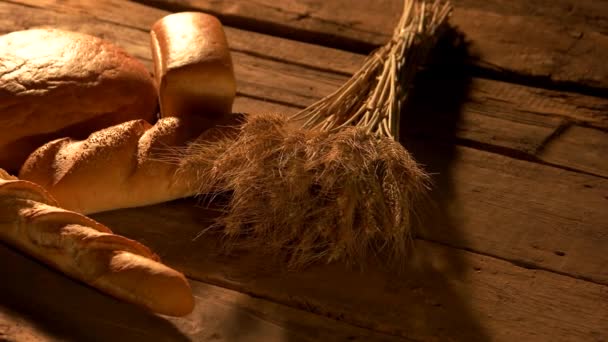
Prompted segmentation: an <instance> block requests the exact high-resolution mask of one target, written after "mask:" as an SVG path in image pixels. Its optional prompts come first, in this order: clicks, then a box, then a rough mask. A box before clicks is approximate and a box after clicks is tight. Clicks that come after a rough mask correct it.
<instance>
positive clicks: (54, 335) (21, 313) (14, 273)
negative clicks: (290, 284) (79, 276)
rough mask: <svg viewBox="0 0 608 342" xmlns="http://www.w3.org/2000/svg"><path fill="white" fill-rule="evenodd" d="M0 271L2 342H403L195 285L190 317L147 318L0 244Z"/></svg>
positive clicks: (227, 291)
mask: <svg viewBox="0 0 608 342" xmlns="http://www.w3.org/2000/svg"><path fill="white" fill-rule="evenodd" d="M0 272H1V273H2V274H4V275H6V274H9V273H10V276H8V277H3V279H2V281H1V282H0V340H2V341H19V342H25V341H27V342H34V341H35V342H38V341H55V340H56V341H65V340H70V341H260V342H266V341H289V342H292V341H358V340H360V341H387V342H388V341H403V339H401V338H396V337H393V336H389V335H384V334H379V333H374V332H372V331H369V330H366V329H361V328H357V327H353V326H350V325H348V324H344V323H340V322H336V321H334V320H331V319H328V318H324V317H321V316H319V315H315V314H311V313H307V312H304V311H301V310H298V309H294V308H289V307H286V306H284V305H281V304H276V303H272V302H269V301H266V300H263V299H259V298H253V297H251V296H249V295H246V294H242V293H238V292H235V291H233V290H227V289H223V288H220V287H217V286H212V285H208V284H204V283H200V282H197V281H191V285H192V289H193V293H194V295H195V298H196V306H195V309H194V311H193V312H192V313H191V314H190V315H188V316H185V317H182V318H174V317H165V316H160V315H153V314H150V313H148V312H146V311H143V310H141V309H139V308H136V307H134V306H132V305H128V304H125V303H122V302H118V301H116V300H114V299H113V298H110V297H107V296H104V295H102V294H100V293H99V292H97V291H95V290H93V289H92V288H89V287H86V286H84V285H81V284H80V283H77V282H74V281H72V280H70V279H68V278H67V277H65V276H63V275H61V274H59V273H56V272H54V271H52V270H50V269H48V268H46V267H45V266H43V265H41V264H39V263H37V262H35V261H33V260H31V259H29V258H26V257H24V256H22V255H21V254H19V253H16V252H15V251H13V250H11V249H9V248H7V247H5V246H4V245H2V244H0ZM40 308H44V310H40Z"/></svg>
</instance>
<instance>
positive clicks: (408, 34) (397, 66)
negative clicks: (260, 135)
mask: <svg viewBox="0 0 608 342" xmlns="http://www.w3.org/2000/svg"><path fill="white" fill-rule="evenodd" d="M451 9H452V7H451V5H450V4H449V3H448V2H444V1H440V0H437V1H434V2H432V3H430V2H427V1H421V0H404V1H403V13H402V15H401V19H400V20H399V23H398V25H397V27H396V28H395V30H394V33H393V36H392V39H391V40H390V41H389V42H387V43H386V44H385V45H384V46H382V47H381V48H379V49H378V50H377V51H376V52H374V53H373V54H371V55H370V56H369V57H368V58H367V60H366V61H365V63H364V64H363V66H362V67H361V68H360V69H359V71H357V72H356V73H355V74H354V75H353V76H352V77H351V78H350V79H349V80H348V81H347V82H346V83H345V84H344V85H342V86H341V87H340V88H339V89H338V90H336V91H335V92H333V93H332V94H330V95H328V96H326V97H324V98H323V99H321V100H320V101H318V102H316V103H314V104H312V105H310V106H309V107H307V108H305V109H303V110H302V111H300V112H298V113H296V114H295V115H294V116H293V117H292V118H291V119H292V120H294V121H298V122H303V125H302V126H303V127H304V128H310V129H315V130H323V131H338V130H340V129H342V128H344V127H347V126H351V125H352V126H357V127H361V128H363V129H365V130H366V131H367V132H368V133H373V134H375V135H377V136H384V137H389V138H392V139H394V140H398V138H399V119H400V113H401V107H402V105H403V103H404V102H405V99H406V98H407V95H408V89H409V87H410V86H411V83H412V81H413V78H414V75H415V74H416V72H417V70H418V68H419V67H420V65H421V64H422V63H424V61H425V59H426V57H427V55H428V52H429V50H430V49H431V48H432V46H433V45H434V44H435V41H436V38H437V36H438V34H437V33H438V32H437V31H438V29H439V28H440V27H441V26H442V24H443V23H444V22H445V21H446V19H447V18H448V16H449V14H450V12H451Z"/></svg>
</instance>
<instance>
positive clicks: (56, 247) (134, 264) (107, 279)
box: [0, 169, 194, 316]
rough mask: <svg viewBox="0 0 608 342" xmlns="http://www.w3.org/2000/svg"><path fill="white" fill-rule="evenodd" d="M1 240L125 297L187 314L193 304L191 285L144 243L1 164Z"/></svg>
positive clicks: (167, 312)
mask: <svg viewBox="0 0 608 342" xmlns="http://www.w3.org/2000/svg"><path fill="white" fill-rule="evenodd" d="M0 217H1V218H2V220H0V241H3V242H5V243H8V244H9V245H12V246H14V247H16V248H18V249H19V250H21V251H23V252H25V253H27V254H29V255H32V256H33V257H35V258H37V259H38V260H41V261H42V262H44V263H46V264H48V265H50V266H52V267H54V268H56V269H58V270H60V271H62V272H63V273H65V274H67V275H69V276H71V277H73V278H75V279H78V280H80V281H82V282H84V283H87V284H89V285H91V286H93V287H95V288H97V289H99V290H101V291H103V292H105V293H108V294H110V295H112V296H115V297H117V298H119V299H121V300H124V301H127V302H131V303H134V304H137V305H140V306H143V307H145V308H147V309H149V310H152V311H154V312H157V313H160V314H165V315H172V316H183V315H186V314H188V313H190V312H191V311H192V309H193V307H194V299H193V296H192V291H191V289H190V285H189V283H188V281H187V280H186V278H185V277H184V276H183V275H182V274H181V273H179V272H177V271H175V270H173V269H171V268H169V267H167V266H165V265H163V264H162V263H160V260H159V258H158V256H157V255H156V254H154V253H153V252H152V251H151V250H150V249H148V248H147V247H146V246H144V245H142V244H140V243H138V242H136V241H134V240H130V239H128V238H126V237H123V236H120V235H115V234H113V233H112V231H111V230H110V229H108V228H107V227H105V226H104V225H102V224H100V223H98V222H96V221H94V220H92V219H90V218H88V217H86V216H84V215H81V214H78V213H75V212H73V211H68V210H65V209H61V208H58V207H57V203H56V201H55V200H54V199H53V197H52V196H51V195H50V194H48V193H47V192H46V191H45V190H44V189H42V188H41V187H40V186H38V185H36V184H34V183H31V182H27V181H23V180H19V179H16V178H14V177H10V176H8V174H6V173H5V172H4V171H3V170H2V169H0Z"/></svg>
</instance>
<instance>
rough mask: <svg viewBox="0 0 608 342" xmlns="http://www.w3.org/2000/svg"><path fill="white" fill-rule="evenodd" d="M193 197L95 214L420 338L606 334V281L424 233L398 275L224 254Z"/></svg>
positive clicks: (195, 265) (237, 276) (293, 298)
mask: <svg viewBox="0 0 608 342" xmlns="http://www.w3.org/2000/svg"><path fill="white" fill-rule="evenodd" d="M192 204H193V203H192V202H191V201H185V200H182V201H178V202H172V203H167V204H163V205H159V206H153V207H147V208H140V209H130V210H121V211H116V212H112V213H104V214H99V215H95V216H96V218H97V219H99V220H101V221H102V222H105V223H106V224H109V225H110V226H112V227H113V228H114V229H116V230H117V231H120V232H121V233H123V234H126V235H130V236H132V237H134V238H137V239H140V240H144V241H146V242H147V243H148V244H149V245H151V246H153V247H154V248H155V249H156V250H157V251H158V252H159V253H161V255H162V256H163V258H164V259H165V261H166V262H168V263H170V264H172V265H173V266H175V267H177V268H178V269H181V270H182V271H184V272H186V273H187V274H189V276H191V277H194V278H197V279H202V280H204V281H208V282H212V283H215V284H218V285H221V286H225V287H228V288H232V289H236V290H238V291H242V292H246V293H250V294H252V295H254V296H259V297H262V298H269V299H271V300H275V301H278V302H281V303H284V304H286V305H290V306H295V307H299V308H302V309H304V310H307V311H312V312H316V313H319V314H322V315H325V316H328V317H332V318H335V319H338V320H340V321H343V322H348V323H352V324H355V325H358V326H361V327H367V328H370V329H374V330H377V331H382V332H386V333H390V334H398V335H401V336H405V337H408V338H412V339H414V340H423V341H428V340H437V341H443V340H454V341H487V340H492V341H516V340H524V341H530V340H534V341H573V340H578V341H601V340H602V339H604V338H606V337H608V330H607V329H608V287H607V286H605V285H600V284H594V283H590V282H586V281H582V280H577V279H574V278H571V277H567V276H561V275H557V274H554V273H550V272H546V271H541V270H529V269H525V268H522V267H518V266H515V265H513V264H511V263H508V262H505V261H501V260H498V259H495V258H491V257H486V256H482V255H478V254H474V253H469V252H465V251H462V250H457V249H453V248H448V247H444V246H440V245H437V244H433V243H429V242H424V241H420V240H417V241H416V243H415V254H414V255H413V256H412V259H411V262H410V263H409V265H408V268H407V270H406V271H405V273H404V276H402V277H399V276H397V275H395V274H394V273H393V272H382V271H378V270H377V269H376V268H374V267H368V268H366V269H365V271H364V272H358V271H349V270H346V269H345V268H344V267H342V266H341V265H337V264H331V265H317V266H312V267H310V268H307V269H304V270H299V271H293V272H287V271H286V270H285V269H284V268H283V267H282V266H280V264H279V263H278V262H277V261H276V259H275V258H273V256H269V255H267V254H264V253H263V251H261V250H257V251H252V250H250V251H246V250H240V251H238V252H237V253H235V254H232V255H230V256H226V255H223V254H221V253H220V252H218V240H217V239H215V238H213V237H212V236H207V237H206V238H201V239H198V240H195V241H193V240H192V238H193V237H194V236H195V235H196V234H197V233H198V232H199V231H200V230H201V229H204V228H205V227H206V226H207V224H208V222H209V220H210V216H211V214H210V213H209V212H208V211H206V210H204V209H201V208H195V207H194V206H193V205H192ZM479 210H484V208H479ZM494 233H495V234H496V232H494Z"/></svg>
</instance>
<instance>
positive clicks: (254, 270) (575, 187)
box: [0, 0, 608, 341]
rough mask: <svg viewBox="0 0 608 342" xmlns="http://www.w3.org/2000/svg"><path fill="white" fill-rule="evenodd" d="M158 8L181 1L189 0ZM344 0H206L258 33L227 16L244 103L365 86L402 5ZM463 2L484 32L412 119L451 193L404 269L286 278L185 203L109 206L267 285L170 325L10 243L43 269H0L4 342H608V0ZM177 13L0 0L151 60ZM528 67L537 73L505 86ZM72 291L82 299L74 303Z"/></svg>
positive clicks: (227, 278) (205, 276)
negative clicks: (373, 51)
mask: <svg viewBox="0 0 608 342" xmlns="http://www.w3.org/2000/svg"><path fill="white" fill-rule="evenodd" d="M145 2H146V3H148V4H150V3H155V5H158V4H159V3H161V2H162V3H163V5H162V7H163V8H170V9H174V8H183V7H180V6H181V5H179V6H177V7H176V5H175V4H177V3H178V2H180V3H182V4H183V3H186V2H187V1H185V0H172V1H165V0H163V1H160V0H158V1H156V0H146V1H145ZM167 3H172V5H171V4H170V6H168V7H166V6H165V5H166V4H167ZM344 3H345V1H344V0H332V1H317V0H306V1H295V0H294V1H273V2H269V1H266V0H258V1H241V0H235V1H224V2H215V1H196V2H194V1H191V4H190V5H188V6H193V5H196V6H202V7H200V8H205V6H208V8H207V9H208V10H211V11H215V12H216V13H217V14H219V15H220V17H221V18H223V19H224V22H225V23H228V24H234V25H236V26H239V27H240V29H237V28H232V27H226V33H227V35H228V39H229V41H230V45H231V49H232V51H233V58H234V62H235V67H236V73H237V78H238V82H239V84H238V88H239V89H238V91H239V97H238V98H237V100H236V104H235V110H237V111H276V112H284V113H293V112H295V111H297V110H298V109H299V108H302V107H304V106H306V105H308V104H310V103H312V102H313V101H315V100H316V99H318V98H320V97H321V96H324V95H326V94H328V93H329V92H331V91H332V90H334V89H335V88H336V87H338V86H339V85H340V84H341V83H342V82H343V81H344V80H346V78H348V77H349V76H350V75H351V74H352V73H353V72H354V71H355V70H356V69H357V68H358V67H359V65H360V63H361V62H362V60H363V58H364V57H365V56H364V55H362V54H360V53H356V52H362V51H363V50H366V49H369V48H371V47H372V46H375V45H378V44H381V43H383V42H384V41H386V38H387V37H388V36H387V34H388V33H389V32H390V31H391V28H392V25H393V22H394V20H395V19H396V17H397V16H398V12H399V10H400V3H401V2H400V0H380V1H369V2H367V1H356V2H355V1H353V2H348V4H347V6H345V5H344ZM372 3H373V5H371V4H372ZM455 3H456V6H457V7H456V11H455V13H454V17H453V18H452V23H453V24H456V25H457V26H458V27H459V29H461V30H462V31H463V32H464V34H465V36H466V39H469V40H470V41H471V44H470V46H469V47H468V49H463V48H461V47H453V46H451V45H450V44H446V45H445V46H443V47H442V48H441V50H440V51H439V52H438V54H437V55H438V56H440V57H441V56H443V58H438V59H437V60H435V61H434V62H433V63H432V64H431V66H430V67H429V68H428V70H426V71H424V72H423V73H422V74H421V75H420V77H419V78H418V80H417V81H416V87H415V89H414V93H413V96H412V101H411V103H410V104H409V105H408V111H407V113H406V114H407V115H406V117H405V118H404V120H403V121H404V123H405V125H406V127H405V128H406V129H405V131H404V132H406V134H407V136H408V137H410V138H411V137H414V139H408V140H407V141H405V144H406V146H407V147H408V148H409V149H410V150H411V151H412V152H413V153H414V154H415V156H416V158H417V159H419V160H420V161H422V162H423V163H424V164H426V165H427V168H428V169H429V171H431V172H434V173H436V175H435V176H434V178H435V182H436V197H437V199H438V201H439V202H438V203H439V205H438V208H437V212H433V213H430V215H429V216H432V217H435V219H434V220H429V221H427V222H426V223H427V225H426V229H423V230H421V231H420V232H419V236H420V237H421V238H422V239H423V240H417V241H416V245H417V249H416V250H417V253H416V255H415V257H414V259H413V261H412V264H410V265H409V269H408V272H406V277H405V278H399V277H396V276H394V275H387V274H386V273H385V272H381V271H377V270H376V269H375V268H373V267H372V268H370V269H368V270H367V271H366V273H363V274H361V273H357V272H352V271H348V270H345V269H343V268H341V267H340V266H339V265H328V266H318V267H313V268H311V269H307V270H304V271H302V272H294V273H284V272H282V270H281V268H280V266H279V265H278V264H277V263H276V262H275V260H273V258H272V257H270V256H267V255H260V254H259V253H255V252H252V251H242V252H241V253H238V254H236V255H233V256H230V257H227V256H224V255H220V254H218V253H216V252H217V249H216V245H215V242H214V240H213V239H208V240H199V241H194V242H193V241H192V237H193V236H194V235H195V234H196V233H197V232H198V231H199V230H200V229H202V228H203V227H205V226H206V225H207V224H208V222H209V217H208V215H207V213H206V212H205V211H203V210H200V208H194V207H193V206H192V202H191V201H188V200H186V201H179V202H174V203H167V204H163V205H159V206H154V207H149V208H140V209H132V210H124V211H117V212H112V213H106V214H100V215H97V216H96V218H98V219H100V220H101V221H103V222H105V223H107V224H109V225H110V226H111V227H112V228H113V229H115V230H116V231H117V232H120V233H124V234H126V235H129V236H131V237H134V238H138V239H139V240H141V241H142V242H144V243H146V244H149V245H150V246H151V247H153V248H154V249H155V250H156V251H157V252H158V253H159V254H161V255H162V256H163V257H165V259H166V261H168V262H169V263H170V264H172V265H175V266H176V267H178V268H180V269H182V270H184V271H185V272H186V273H188V274H189V275H190V276H191V277H193V278H194V279H198V280H202V281H205V282H209V283H213V284H215V285H219V286H221V287H224V288H230V289H232V290H236V291H239V292H241V293H248V294H251V295H253V296H254V297H262V298H258V299H254V298H252V297H249V296H247V295H244V294H241V293H237V292H234V291H231V290H226V289H223V288H219V287H216V286H210V285H205V284H202V283H199V282H197V281H193V282H192V283H193V285H194V289H195V292H196V293H198V294H200V295H199V298H197V311H196V313H195V314H194V316H189V317H188V318H186V319H185V320H173V319H172V320H165V319H164V318H159V317H158V316H153V315H149V314H145V315H144V314H143V313H141V312H139V311H137V310H136V309H134V308H132V307H130V306H127V305H124V304H120V303H117V302H115V301H112V300H109V299H108V298H107V297H104V296H101V295H99V294H97V293H96V292H95V291H93V290H90V289H88V288H86V287H82V286H79V285H78V284H77V283H75V282H72V281H69V280H67V279H64V278H63V277H60V276H58V275H56V274H54V273H53V272H50V271H44V270H43V268H42V267H41V266H39V265H38V264H37V263H35V262H32V261H30V260H29V259H27V258H23V257H18V256H17V255H16V254H15V253H14V252H12V251H10V250H8V252H6V249H4V250H3V248H4V247H2V246H0V274H6V272H7V271H6V270H8V272H14V271H13V270H15V269H17V270H21V269H23V270H24V271H23V273H18V272H17V273H15V277H12V278H11V279H12V280H11V281H9V282H3V281H2V280H3V279H4V277H2V278H0V340H1V339H3V338H5V339H8V340H11V339H16V340H27V338H31V340H33V341H39V340H44V339H45V338H46V337H49V338H61V337H65V335H62V334H65V333H66V332H69V333H71V334H75V335H71V336H72V337H73V338H78V337H87V340H95V337H96V336H91V335H90V331H91V330H95V331H97V330H102V331H101V332H100V335H98V337H100V339H102V338H103V337H108V338H110V337H113V338H114V337H116V336H122V335H121V334H125V335H124V336H126V337H127V338H128V337H133V338H141V337H142V336H141V335H138V334H142V331H141V330H146V329H149V330H150V331H157V335H155V336H157V337H161V338H164V337H166V338H167V339H175V340H180V339H194V340H203V341H204V340H213V339H215V338H217V339H222V340H239V341H240V340H248V338H249V339H250V340H259V341H264V340H277V339H279V340H285V341H300V340H315V341H316V340H350V339H351V337H353V338H357V339H361V340H376V339H379V340H385V339H386V340H391V338H393V337H391V336H390V335H395V336H401V337H404V336H405V337H409V338H414V339H418V340H429V339H437V340H446V339H452V340H466V341H469V340H497V341H512V340H518V339H521V340H535V341H536V340H547V341H560V340H563V341H572V340H580V341H605V340H608V321H607V319H608V307H607V306H608V286H606V285H607V284H608V271H607V270H608V255H606V253H605V252H604V251H605V246H608V234H607V232H608V226H607V225H608V211H607V210H606V209H605V208H606V207H607V206H608V180H606V178H607V177H608V165H607V164H606V160H607V158H605V156H606V155H608V151H607V149H608V146H607V144H608V139H607V138H606V137H607V133H606V131H607V130H608V101H607V100H606V99H605V98H602V97H601V96H603V95H606V89H607V87H606V84H605V83H606V82H608V78H607V77H606V75H607V74H608V71H607V70H608V68H607V67H606V64H605V61H606V60H608V58H606V57H607V55H606V53H607V52H606V51H608V49H606V46H607V45H606V38H605V37H606V36H605V34H606V33H607V31H608V30H607V27H608V24H607V20H606V18H607V17H608V13H605V12H603V10H605V8H606V7H608V6H607V5H606V3H605V2H604V3H602V2H597V1H591V0H583V1H579V2H577V3H576V4H574V2H573V1H569V0H555V1H549V0H538V1H536V2H534V4H530V3H528V2H526V1H519V0H518V1H504V0H489V1H479V0H455ZM209 6H211V7H209ZM370 7H374V8H372V10H371V11H368V12H363V11H362V9H364V8H368V9H369V8H370ZM336 8H339V9H340V10H339V11H336V10H334V9H336ZM387 9H393V10H391V11H387ZM541 9H542V10H541ZM256 11H257V12H256ZM260 11H262V12H260ZM281 11H282V12H281ZM168 13H169V12H167V11H165V10H162V9H158V8H153V7H149V6H146V5H143V4H141V3H135V2H130V1H118V0H106V1H94V0H83V1H76V0H67V1H52V0H11V1H6V0H0V33H5V32H8V31H13V30H19V29H25V28H31V27H40V26H54V27H60V28H64V29H71V30H76V31H80V32H86V33H90V34H93V35H96V36H100V37H104V38H107V39H109V40H112V41H114V42H116V43H117V44H119V45H120V46H122V47H124V48H125V49H126V50H127V51H128V52H129V53H131V54H133V55H135V56H136V57H138V58H139V59H141V60H142V61H143V62H144V63H146V64H147V65H148V66H150V64H151V62H150V51H149V41H148V39H149V37H148V33H147V31H148V29H149V27H150V26H151V24H152V23H153V22H154V21H155V20H157V19H159V18H160V17H162V16H164V15H166V14H168ZM260 13H262V14H264V16H263V17H259V16H257V15H258V14H260ZM387 13H388V14H387ZM286 28H287V29H288V30H287V31H285V30H284V29H286ZM247 29H250V30H256V31H259V32H265V33H270V34H275V35H282V36H284V37H285V36H287V37H290V38H293V39H295V40H288V39H283V38H279V37H273V36H272V35H267V34H262V33H255V32H251V31H247ZM296 40H305V41H308V42H313V43H322V44H326V45H329V46H330V47H323V46H319V45H315V44H309V43H305V42H301V41H296ZM340 42H342V43H340ZM331 47H338V48H340V47H341V48H348V49H350V50H351V51H350V52H348V51H342V50H337V49H334V48H331ZM353 51H354V52H353ZM476 55H477V56H478V57H479V58H478V59H476V58H475V57H476ZM464 65H473V66H474V68H473V71H474V74H476V75H477V76H491V77H492V78H495V79H500V80H502V81H497V80H490V79H484V78H480V77H471V74H470V71H471V68H468V67H463V66H464ZM480 70H481V71H480ZM505 71H506V72H505ZM514 74H515V75H514ZM513 80H516V81H518V82H524V83H527V84H533V85H536V86H530V85H524V84H514V83H508V82H506V81H513ZM539 86H549V87H550V88H553V90H549V89H544V88H542V87H539ZM555 89H562V90H555ZM564 89H568V90H569V91H563V90H564ZM579 92H583V93H586V94H587V95H582V94H580V93H579ZM589 94H594V95H599V96H591V95H589ZM431 140H432V141H434V142H433V143H429V141H431ZM463 145H464V146H469V147H462V146H463ZM470 147H473V148H470ZM480 150H483V151H480ZM484 151H485V152H484ZM518 159H520V160H518ZM521 159H524V160H526V161H522V160H521ZM543 164H545V165H543ZM568 170H571V171H568ZM465 250H466V251H465ZM24 260H25V261H24ZM16 265H18V266H16ZM49 274H50V275H49ZM52 279H54V280H52ZM44 282H48V284H49V285H45V284H44ZM43 287H50V288H49V289H45V290H46V291H47V292H43V291H42V290H41V288H43ZM37 291H40V294H38V295H37V296H36V297H34V298H33V299H32V300H31V301H28V300H27V299H26V298H27V297H28V296H31V295H32V294H34V293H36V292H37ZM62 291H65V292H62ZM197 291H198V292H197ZM45 293H46V294H49V293H50V294H52V295H45ZM65 294H69V295H70V296H73V299H74V302H72V303H71V304H70V303H64V301H58V300H57V299H56V298H61V297H66V296H67V295H65ZM78 302H80V303H83V304H81V305H78V304H77V303H78ZM271 302H277V303H279V304H276V303H271ZM84 304H87V305H84ZM40 307H45V310H46V313H44V310H42V311H41V310H40V309H39V308H40ZM82 307H87V308H91V307H93V308H99V310H101V311H100V312H101V313H98V312H94V313H92V312H90V311H86V310H85V311H83V310H82ZM300 309H301V310H302V311H300ZM104 310H106V311H104ZM305 311H308V313H307V312H305ZM104 312H105V313H104ZM315 314H316V315H315ZM98 319H100V320H101V321H99V320H98ZM333 319H335V320H338V321H341V322H342V323H340V324H339V323H337V322H336V321H334V320H333ZM124 322H129V328H125V327H124ZM131 322H133V323H131ZM117 324H118V325H117ZM121 325H122V326H121ZM74 326H76V327H82V328H81V329H80V330H78V329H77V330H74ZM354 326H359V328H356V327H354ZM15 327H17V329H16V330H15ZM20 327H22V329H20ZM131 328H134V329H131ZM254 328H255V329H254ZM62 329H63V330H62ZM87 329H88V330H87ZM121 329H123V330H121ZM124 329H126V330H124ZM137 329H139V330H137ZM371 330H374V331H376V332H378V333H374V332H371ZM2 334H4V335H2ZM11 334H12V335H11ZM78 334H80V335H78ZM82 334H88V335H82ZM105 334H107V335H105ZM167 334H168V335H167ZM5 336H8V337H5ZM394 338H395V339H396V338H397V337H394Z"/></svg>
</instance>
